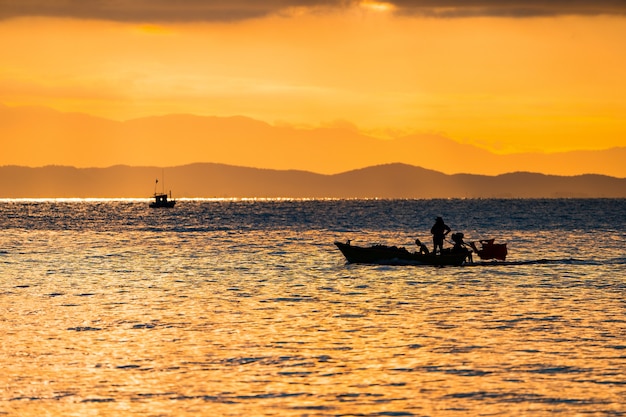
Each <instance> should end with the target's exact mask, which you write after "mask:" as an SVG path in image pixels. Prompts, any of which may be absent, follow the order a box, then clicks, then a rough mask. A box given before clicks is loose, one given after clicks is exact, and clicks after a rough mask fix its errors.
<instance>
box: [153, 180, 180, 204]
mask: <svg viewBox="0 0 626 417" xmlns="http://www.w3.org/2000/svg"><path fill="white" fill-rule="evenodd" d="M163 177H164V178H165V173H164V174H163ZM158 183H159V179H158V178H157V179H156V182H155V183H154V196H153V197H154V201H153V202H152V203H150V208H172V207H174V206H175V205H176V200H172V192H171V191H170V195H169V198H170V199H169V200H168V196H167V194H166V193H165V180H163V181H162V182H161V188H162V190H161V192H160V193H157V190H156V188H157V184H158Z"/></svg>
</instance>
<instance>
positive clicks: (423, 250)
mask: <svg viewBox="0 0 626 417" xmlns="http://www.w3.org/2000/svg"><path fill="white" fill-rule="evenodd" d="M415 244H416V245H417V247H419V248H420V249H419V253H420V254H422V255H428V254H429V253H430V251H429V250H428V248H427V247H426V245H424V244H423V243H422V241H421V240H419V239H415Z"/></svg>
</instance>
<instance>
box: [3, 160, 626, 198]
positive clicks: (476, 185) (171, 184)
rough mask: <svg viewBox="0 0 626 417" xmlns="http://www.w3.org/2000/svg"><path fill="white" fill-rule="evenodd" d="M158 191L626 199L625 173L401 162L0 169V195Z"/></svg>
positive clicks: (241, 195) (199, 194)
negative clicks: (476, 170)
mask: <svg viewBox="0 0 626 417" xmlns="http://www.w3.org/2000/svg"><path fill="white" fill-rule="evenodd" d="M163 176H165V178H164V177H163ZM157 180H158V181H157ZM162 187H163V188H162ZM162 189H163V190H164V191H166V192H167V191H168V190H172V192H173V197H174V198H177V197H178V198H182V197H189V198H193V197H198V198H201V197H205V198H212V197H217V198H245V197H251V198H277V197H285V198H626V178H615V177H609V176H603V175H591V174H587V175H580V176H555V175H545V174H537V173H528V172H517V173H508V174H502V175H497V176H486V175H474V174H453V175H449V174H444V173H441V172H437V171H433V170H428V169H424V168H420V167H415V166H411V165H406V164H400V163H396V164H386V165H378V166H372V167H368V168H362V169H357V170H351V171H346V172H343V173H339V174H333V175H325V174H317V173H312V172H307V171H297V170H271V169H260V168H246V167H237V166H232V165H224V164H214V163H202V164H200V163H198V164H189V165H182V166H176V167H170V168H166V169H163V168H160V167H130V166H123V165H117V166H112V167H108V168H75V167H68V166H46V167H40V168H31V167H21V166H4V167H0V198H72V197H76V198H89V197H93V198H98V197H99V198H115V197H120V198H133V197H146V198H147V197H150V196H151V195H152V194H153V193H155V192H157V191H158V192H160V191H161V190H162Z"/></svg>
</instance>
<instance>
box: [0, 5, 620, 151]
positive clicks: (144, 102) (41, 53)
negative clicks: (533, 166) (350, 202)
mask: <svg viewBox="0 0 626 417" xmlns="http://www.w3.org/2000/svg"><path fill="white" fill-rule="evenodd" d="M0 57H1V58H0V104H4V105H6V106H11V107H16V106H45V107H49V108H52V109H55V110H60V111H64V112H82V113H87V114H91V115H96V116H101V117H105V118H109V119H113V120H119V121H122V120H129V119H133V118H138V117H143V116H151V115H165V114H172V113H190V114H196V115H205V116H233V115H243V116H248V117H251V118H255V119H258V120H261V121H265V122H268V123H270V124H274V125H293V126H301V127H317V126H350V127H351V128H353V129H354V128H356V129H359V130H361V131H363V132H366V133H368V134H370V135H374V136H377V137H381V138H393V137H396V136H401V135H405V134H411V133H420V134H438V135H442V136H445V137H448V138H450V139H453V140H454V141H457V142H459V143H463V144H472V145H477V146H480V147H482V148H484V149H487V150H491V151H494V152H497V153H514V152H528V151H542V152H556V151H567V150H575V149H607V148H611V147H616V146H626V2H625V1H623V0H594V1H577V0H557V1H548V0H541V1H540V0H531V1H528V0H526V1H519V0H510V1H507V0H441V1H436V0H392V1H388V2H377V1H356V0H354V1H351V0H271V1H257V0H230V1H213V0H209V1H202V0H179V1H172V0H125V1H115V0H100V1H95V0H65V1H59V0H0ZM1 140H2V139H0V141H1ZM190 152H192V153H193V152H194V150H190Z"/></svg>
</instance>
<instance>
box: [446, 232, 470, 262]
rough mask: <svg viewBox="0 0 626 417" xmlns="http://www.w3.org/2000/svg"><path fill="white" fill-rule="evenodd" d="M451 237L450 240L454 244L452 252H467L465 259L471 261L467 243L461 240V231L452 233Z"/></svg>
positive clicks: (462, 235)
mask: <svg viewBox="0 0 626 417" xmlns="http://www.w3.org/2000/svg"><path fill="white" fill-rule="evenodd" d="M451 237H452V241H453V242H454V246H453V247H452V252H457V253H458V252H467V259H468V260H469V261H470V262H473V260H472V251H471V250H470V249H468V248H467V246H469V245H468V244H467V243H465V242H464V241H463V237H465V235H464V234H463V233H461V232H458V233H452V236H451Z"/></svg>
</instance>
